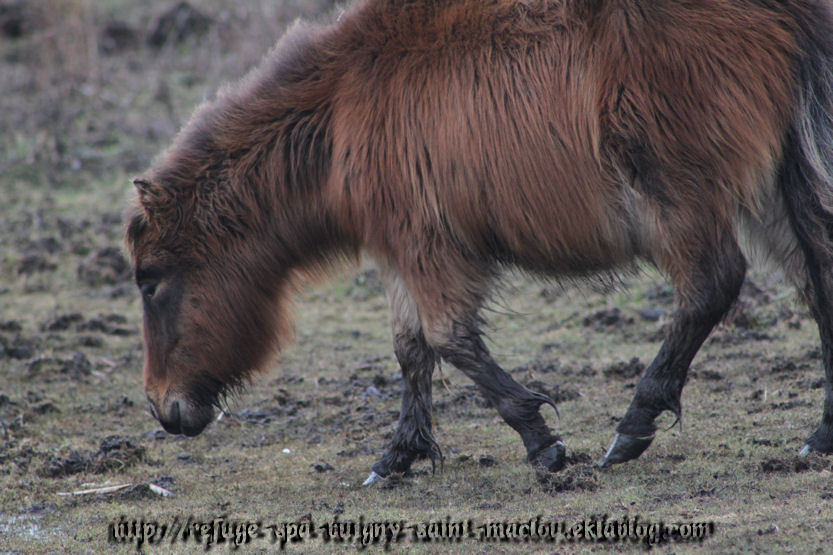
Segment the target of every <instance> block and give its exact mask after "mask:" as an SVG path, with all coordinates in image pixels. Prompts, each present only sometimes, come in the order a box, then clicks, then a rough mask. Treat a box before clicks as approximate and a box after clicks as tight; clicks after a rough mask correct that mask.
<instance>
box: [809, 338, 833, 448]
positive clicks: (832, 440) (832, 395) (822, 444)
mask: <svg viewBox="0 0 833 555" xmlns="http://www.w3.org/2000/svg"><path fill="white" fill-rule="evenodd" d="M831 344H833V343H831V342H825V343H823V344H822V353H823V359H824V368H825V383H824V412H823V413H822V417H821V423H820V424H819V427H818V428H817V429H816V431H815V432H813V434H812V435H811V436H810V437H809V438H807V447H809V448H810V449H812V450H814V451H818V452H820V453H826V454H833V352H831V350H833V349H831Z"/></svg>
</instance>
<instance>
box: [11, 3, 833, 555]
mask: <svg viewBox="0 0 833 555" xmlns="http://www.w3.org/2000/svg"><path fill="white" fill-rule="evenodd" d="M195 6H197V7H196V8H193V7H191V6H189V5H188V4H177V3H176V2H148V3H130V2H127V0H107V1H105V2H93V1H92V0H89V1H85V0H61V1H59V2H46V1H45V0H44V1H41V2H28V1H27V2H23V1H20V0H0V75H2V79H0V114H1V115H2V116H1V117H0V148H2V152H0V197H1V198H0V552H6V551H10V552H43V551H59V552H60V551H66V552H94V551H102V550H104V549H109V548H112V547H116V548H120V549H121V550H123V551H125V552H127V551H130V550H133V549H135V548H136V543H137V542H136V541H135V539H134V538H133V537H128V528H130V526H128V525H129V524H131V523H134V522H136V521H142V522H144V523H146V524H150V523H154V522H156V523H158V524H159V525H160V526H161V525H163V524H167V525H168V528H166V532H165V533H166V534H167V535H166V537H165V539H164V544H163V545H155V544H148V543H145V544H144V545H142V546H141V550H142V551H147V552H168V551H170V550H174V551H186V552H190V551H196V550H198V549H202V547H201V546H198V543H199V542H203V543H205V542H207V541H208V539H207V536H206V535H205V534H204V533H202V532H205V531H204V530H198V529H196V528H195V527H194V526H193V524H194V522H212V521H214V522H215V523H216V524H218V525H219V524H220V520H216V519H220V518H222V519H224V521H223V522H227V523H228V522H232V521H233V522H236V523H244V522H249V521H251V522H260V523H261V527H260V531H262V532H263V533H264V537H254V539H252V541H251V543H250V544H248V547H249V548H250V549H252V548H253V549H256V550H261V549H270V548H272V547H274V546H275V545H273V544H272V543H271V542H272V541H273V540H274V541H278V544H277V545H279V543H280V541H279V540H280V537H279V536H280V534H279V532H281V531H282V530H284V528H282V527H281V523H286V522H292V523H296V528H294V529H295V530H297V531H299V533H303V532H304V531H305V530H307V532H309V529H312V530H314V531H315V532H316V533H317V536H316V537H314V538H306V540H305V541H304V542H298V543H291V544H289V545H288V546H287V548H289V549H294V550H296V551H310V550H312V549H315V550H325V551H331V552H341V551H343V550H345V549H346V548H349V549H348V550H353V549H357V547H358V546H359V545H360V542H357V541H356V536H352V535H351V534H352V533H353V532H356V530H353V529H351V528H350V527H349V526H346V524H349V523H357V524H358V523H359V522H361V523H365V524H366V523H367V522H371V521H373V522H376V521H391V522H393V521H405V525H406V526H410V525H419V524H420V523H426V522H433V523H435V524H436V523H437V522H440V523H444V524H446V525H448V524H449V523H450V522H459V521H463V522H464V523H465V521H471V529H470V531H471V533H472V535H474V536H475V537H469V535H468V531H469V529H468V528H465V530H466V532H465V533H464V536H465V537H463V538H462V539H459V540H457V541H453V542H449V543H448V544H447V545H443V546H439V545H437V544H434V543H424V542H422V541H417V540H418V539H419V537H418V533H421V532H423V531H429V530H428V529H423V528H421V527H415V528H410V529H407V530H405V531H404V533H403V535H402V537H401V538H400V539H399V542H400V544H399V546H398V547H399V548H408V549H410V550H413V551H418V552H422V551H424V552H435V551H437V550H440V549H441V550H446V549H451V550H455V551H458V552H469V551H472V550H474V551H493V550H494V551H498V552H500V551H538V552H542V553H547V552H565V551H567V552H570V551H574V550H578V549H585V550H599V551H609V550H613V551H618V550H631V549H634V548H635V547H636V548H638V549H642V548H643V547H642V546H643V544H642V543H637V544H633V543H630V542H624V543H623V542H614V543H602V544H598V543H593V542H590V543H578V544H570V545H564V544H555V543H546V542H535V543H522V542H518V541H509V542H495V541H492V542H490V543H483V542H482V541H478V539H477V535H478V534H479V533H481V532H482V531H483V530H486V529H485V528H484V529H478V528H477V527H478V526H480V525H483V524H487V523H493V524H496V523H512V522H521V521H524V522H528V521H529V520H530V519H535V518H536V517H539V518H540V522H547V523H549V522H553V523H556V522H557V523H566V524H567V525H572V524H573V523H578V522H583V521H587V522H590V521H596V520H599V521H601V522H602V523H603V524H604V522H605V521H604V520H603V519H604V518H607V519H608V520H607V521H606V522H607V523H611V522H612V521H622V520H626V521H627V520H629V521H630V522H631V523H632V524H633V523H634V521H635V519H638V520H636V522H637V523H638V522H645V523H649V522H650V523H656V522H660V521H662V522H664V523H666V524H673V523H690V522H696V523H705V524H706V525H707V526H706V528H705V530H707V535H708V536H709V537H707V538H706V539H704V540H702V542H696V541H694V542H692V541H687V542H678V541H677V539H679V538H678V537H675V538H671V539H670V540H669V541H668V543H666V544H664V545H662V546H660V547H659V549H661V550H662V551H663V552H666V551H680V552H686V551H689V550H693V551H699V550H708V551H724V552H726V551H730V552H766V551H784V550H792V551H795V552H814V551H815V552H823V551H826V550H829V545H830V544H829V541H830V538H831V537H833V522H832V521H831V516H833V478H831V467H832V466H833V458H830V457H821V456H816V455H812V456H809V457H807V458H799V457H797V453H798V451H799V449H800V448H801V447H802V445H803V441H804V438H805V437H806V436H807V435H808V434H809V433H810V432H811V431H812V430H813V429H815V427H816V425H817V423H818V419H819V418H820V415H821V402H822V371H821V368H820V363H821V361H820V353H819V349H818V342H817V334H816V326H815V324H814V323H813V321H812V320H811V319H810V318H809V316H808V313H807V311H806V310H805V309H804V308H802V307H800V306H798V305H797V304H796V300H795V295H794V294H793V292H792V291H791V290H790V289H789V288H787V287H785V285H784V284H783V283H781V282H780V281H779V280H778V279H777V278H778V276H777V275H770V274H767V273H763V272H758V273H755V274H753V275H752V278H751V280H750V281H749V282H748V283H747V284H746V286H745V287H744V290H743V295H742V299H741V302H740V304H739V305H738V307H737V309H736V310H735V311H734V312H733V313H732V315H731V316H730V318H729V319H728V320H727V321H726V322H725V323H724V324H722V325H721V326H720V327H719V328H718V329H717V330H716V331H715V332H714V333H713V335H712V336H711V338H710V339H709V340H708V341H707V343H706V345H705V346H704V348H703V349H702V351H701V352H700V354H699V355H698V357H697V358H696V359H695V362H694V364H693V366H692V369H691V372H690V376H689V380H688V384H687V387H686V389H685V392H684V395H683V406H684V419H683V422H682V424H681V425H678V426H675V427H672V428H670V429H669V430H667V431H664V432H661V433H660V434H659V435H658V437H657V439H656V440H655V442H654V444H653V446H652V447H651V448H650V449H649V450H648V451H647V452H646V453H645V454H644V455H643V457H642V458H641V459H639V460H638V461H636V462H632V463H630V464H627V465H622V466H617V467H615V468H612V469H607V470H602V469H599V468H598V467H597V466H596V463H597V462H598V461H599V460H600V459H601V457H602V455H603V453H604V451H605V449H606V447H607V446H608V444H609V441H610V440H611V438H612V436H613V430H614V428H615V426H616V423H617V421H618V419H619V418H620V417H621V416H622V415H623V414H624V412H625V409H626V408H627V405H628V403H629V401H630V397H631V395H632V393H633V389H634V386H635V383H636V380H637V379H638V376H639V374H640V373H641V371H642V370H643V369H644V367H645V365H646V364H647V363H649V362H650V360H651V358H652V357H653V355H654V354H655V353H656V351H657V350H658V348H659V345H660V340H661V337H662V331H663V327H664V326H665V325H667V323H668V316H669V313H670V311H671V310H672V296H671V292H670V290H669V289H668V287H667V286H666V285H665V284H664V281H663V280H662V279H661V277H660V276H658V275H657V274H655V273H653V272H652V271H650V270H647V269H646V270H645V271H643V272H640V273H638V274H637V275H634V276H628V277H625V278H624V280H623V281H624V283H623V284H622V286H621V287H619V288H617V289H616V290H614V291H612V292H608V293H606V294H603V293H602V292H599V291H595V290H594V289H593V288H591V287H575V286H571V285H568V286H563V287H561V286H556V285H550V284H542V283H540V282H536V281H533V280H531V279H529V278H526V277H523V276H510V277H509V279H508V280H507V281H508V284H509V287H508V288H507V290H506V291H505V293H504V295H503V298H502V299H501V300H500V301H499V302H498V303H495V304H494V305H493V307H492V308H493V310H492V311H490V312H489V313H488V314H487V316H488V319H489V321H490V337H491V340H490V341H491V347H492V349H493V352H494V353H495V355H496V357H497V359H498V360H499V361H500V362H501V363H502V365H503V366H504V367H505V368H507V369H508V370H510V371H511V373H512V374H513V375H514V376H515V377H516V378H517V379H518V380H519V381H521V382H522V383H524V384H526V385H528V386H529V387H531V388H534V389H538V390H540V391H544V392H547V393H549V394H551V395H552V396H553V398H555V399H556V400H557V401H558V404H559V411H560V415H561V416H560V419H559V418H556V415H555V413H554V412H553V411H551V410H546V411H545V416H546V418H547V419H548V421H549V422H550V423H551V424H552V425H553V426H554V427H556V429H557V430H558V432H559V433H560V434H562V435H563V437H564V439H565V441H566V443H567V446H568V451H569V453H570V458H569V465H568V467H567V468H566V469H565V470H564V471H562V472H561V473H560V474H558V475H556V476H554V477H552V478H551V479H549V480H544V481H541V480H539V478H538V477H537V476H536V474H535V473H534V472H533V471H532V469H531V468H530V467H529V466H528V465H527V464H526V463H525V460H524V452H523V448H522V446H521V443H520V441H519V440H518V438H517V436H516V435H515V433H514V432H513V431H511V430H510V429H509V428H508V427H507V426H505V425H504V424H503V423H502V421H501V420H500V419H499V417H498V416H497V414H496V412H495V411H494V410H493V409H492V408H490V407H489V406H488V404H487V403H486V402H484V401H483V400H482V399H481V398H480V397H479V396H478V394H477V393H476V391H475V389H474V387H473V385H472V384H471V383H470V382H469V381H467V379H466V378H465V377H463V376H462V375H461V374H460V373H459V372H457V371H456V370H455V369H454V368H452V367H450V366H448V365H444V366H443V367H442V370H441V371H440V372H437V373H436V375H435V381H434V392H435V394H434V417H435V420H436V435H437V439H438V441H439V442H440V445H441V446H442V448H443V451H444V453H445V462H444V465H443V467H442V469H441V471H440V469H438V471H437V472H436V473H432V472H431V467H430V464H429V463H427V462H423V463H419V464H417V465H416V466H415V468H414V472H413V473H412V474H411V475H407V476H401V477H400V476H397V477H393V478H392V479H389V480H387V481H386V482H384V483H382V484H379V485H376V486H374V487H371V488H363V487H362V486H361V482H362V480H363V479H364V478H365V477H366V475H367V472H368V469H369V466H370V465H371V464H372V463H373V462H374V461H375V460H376V459H377V458H378V457H379V456H380V454H381V452H382V450H383V448H384V446H385V443H386V441H388V440H389V439H390V437H391V434H392V430H393V425H394V423H395V421H396V418H397V415H398V405H399V401H398V399H399V395H400V391H401V375H400V372H399V369H398V367H397V364H396V362H395V359H394V357H393V354H392V350H391V346H390V332H389V329H388V312H387V305H386V300H385V297H384V292H383V289H382V287H381V285H380V284H379V280H378V276H377V274H376V273H375V271H374V270H373V269H371V268H366V267H363V268H357V269H352V270H348V271H346V272H345V273H344V274H342V275H341V276H336V277H335V278H334V280H333V281H332V282H330V283H328V284H325V285H323V286H319V287H317V288H314V289H311V290H309V291H306V292H304V293H302V294H301V295H300V296H299V299H298V309H297V332H296V342H295V344H293V345H292V346H290V347H289V348H287V349H286V350H285V352H284V353H283V354H282V356H281V360H280V362H279V363H276V364H275V365H274V366H273V367H272V368H271V369H270V370H269V371H268V372H267V373H265V374H264V375H262V376H260V377H258V379H256V381H255V382H254V383H253V384H252V386H251V387H250V388H249V389H248V391H247V392H245V393H242V394H240V395H238V396H236V397H235V398H233V399H231V400H230V402H229V410H228V412H227V413H226V414H225V415H224V416H223V418H222V419H221V420H219V421H217V422H215V423H214V424H213V425H212V426H211V427H210V428H209V429H207V430H206V432H205V433H203V434H202V435H201V436H199V437H196V438H193V439H187V438H182V437H174V436H170V435H168V434H166V433H165V432H163V431H162V430H161V429H160V427H159V426H158V425H157V424H156V423H155V421H154V420H153V419H152V418H151V416H150V415H149V413H148V410H147V408H146V403H145V400H144V393H143V392H142V385H141V365H142V348H141V336H140V319H141V307H140V302H139V299H138V295H137V293H136V291H135V289H134V286H133V285H132V283H131V280H130V272H129V268H128V265H127V262H126V260H125V258H124V254H123V251H122V247H121V235H122V210H123V206H124V203H125V198H127V195H128V194H129V189H130V185H129V178H130V177H131V176H133V175H135V174H136V173H138V172H139V171H141V170H142V169H143V168H144V167H145V166H146V165H147V164H148V163H149V162H150V160H151V158H152V156H153V155H154V154H155V153H156V152H158V151H159V150H160V149H161V148H162V147H163V146H164V145H165V144H167V142H168V141H170V139H171V137H172V136H173V134H174V133H175V132H176V130H177V128H178V127H179V126H180V125H181V123H182V122H183V121H185V119H186V118H187V116H188V114H189V113H190V110H191V109H193V107H194V106H195V105H196V104H197V103H198V102H199V101H200V99H202V98H204V97H207V96H210V95H211V94H212V93H213V91H214V90H216V88H217V86H219V84H221V83H222V82H224V81H227V80H230V79H236V78H238V77H240V76H241V75H242V74H243V72H244V70H245V68H247V67H249V66H250V65H251V64H253V63H255V62H256V61H257V60H258V59H259V57H260V56H261V55H262V54H263V53H264V52H265V51H266V50H267V49H268V48H269V46H270V45H271V44H272V42H273V41H274V40H275V38H276V37H277V36H278V35H279V34H280V32H281V30H282V29H284V28H285V27H286V25H287V24H288V23H289V22H291V21H292V20H293V19H294V18H295V17H296V16H298V15H302V16H305V17H315V16H316V14H318V13H321V12H325V11H327V10H329V9H330V8H331V5H330V3H329V2H326V1H324V0H321V1H320V2H294V1H293V2H289V1H287V2H282V1H277V2H272V1H266V0H263V1H255V0H252V1H247V2H240V3H237V2H222V1H220V0H211V1H205V2H199V3H195ZM661 424H662V428H663V429H665V428H668V427H670V426H671V425H672V424H673V418H672V417H671V416H670V415H665V416H663V418H662V422H661ZM120 486H121V487H120ZM108 487H110V488H111V490H106V489H105V490H102V488H108ZM88 490H95V491H94V492H92V493H80V492H84V491H88ZM166 492H167V493H171V494H172V495H170V496H167V495H163V494H164V493H166ZM334 522H339V523H341V524H342V527H341V528H332V529H331V528H327V529H326V531H325V530H324V529H322V528H321V526H322V525H325V524H331V523H334ZM442 528H443V527H442V526H440V527H436V526H435V528H434V529H431V530H433V531H435V532H442ZM602 528H604V526H602ZM177 529H178V530H179V532H178V534H177V535H176V536H175V534H174V532H176V530H177ZM218 529H221V530H222V529H223V528H222V527H221V526H218ZM637 529H642V528H639V527H638V526H634V530H637ZM145 530H146V532H147V533H148V534H149V535H151V536H152V537H154V538H159V537H161V529H157V530H156V536H153V532H154V530H153V529H152V528H146V529H145ZM186 530H188V531H189V532H188V533H186ZM225 530H226V531H228V527H226V528H225ZM336 530H341V532H342V535H343V536H344V537H346V538H347V539H346V540H345V542H338V541H336V539H337V538H336V537H332V536H331V537H328V534H329V532H331V531H336ZM513 530H515V531H516V532H517V531H518V530H517V529H513ZM587 530H588V532H592V527H588V529H587ZM646 530H647V528H646ZM234 531H237V532H238V533H240V534H241V535H238V536H237V538H238V539H241V540H242V539H245V538H246V536H245V533H243V532H244V531H245V527H236V528H234ZM252 531H254V529H252ZM359 531H361V529H359ZM445 531H446V532H454V531H455V529H453V528H452V529H451V530H448V526H446V530H445ZM198 532H200V533H198ZM503 533H504V534H508V533H510V531H509V529H508V528H507V529H506V530H504V532H503ZM174 536H175V538H174ZM215 539H216V536H215ZM121 540H125V543H113V542H114V541H117V542H118V541H121ZM377 545H378V544H377ZM230 546H231V542H226V543H225V544H223V545H221V546H219V549H223V550H228V549H230Z"/></svg>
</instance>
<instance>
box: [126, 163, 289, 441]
mask: <svg viewBox="0 0 833 555" xmlns="http://www.w3.org/2000/svg"><path fill="white" fill-rule="evenodd" d="M134 183H135V185H136V188H137V192H138V194H137V197H136V199H135V200H134V202H133V203H132V205H131V207H130V209H129V213H128V221H127V231H126V238H125V240H126V244H127V248H128V250H129V252H130V255H131V258H132V261H133V267H134V272H135V278H136V285H137V286H138V287H139V290H140V292H141V297H142V304H143V308H144V346H145V362H144V383H145V391H146V393H147V397H148V401H149V403H150V410H151V412H152V413H153V416H154V417H156V419H158V420H159V422H160V423H161V424H162V426H163V427H164V428H165V430H167V431H168V432H170V433H182V434H185V435H189V436H193V435H196V434H198V433H200V432H201V431H202V430H203V429H204V428H205V426H206V425H207V424H208V423H209V422H210V421H211V420H212V417H213V415H214V408H215V406H218V404H219V402H220V400H221V399H222V397H223V396H224V394H226V393H227V392H229V391H231V390H233V389H235V388H236V387H238V386H240V385H242V384H243V383H244V382H245V381H246V379H247V378H248V377H249V376H250V375H251V374H252V372H253V371H254V370H256V369H258V368H259V367H261V366H262V365H263V364H264V363H265V362H266V361H267V360H268V359H269V357H270V355H271V354H272V353H273V351H274V350H275V347H276V346H277V344H278V339H279V338H280V336H281V335H282V334H283V333H285V332H286V331H287V329H288V327H289V326H288V325H285V321H286V318H285V317H284V316H283V314H284V311H285V308H286V307H285V306H284V305H285V304H286V303H285V302H283V298H282V297H283V293H284V291H285V290H286V289H287V286H286V283H287V281H288V274H287V272H285V271H282V270H281V262H280V261H279V260H277V259H276V253H275V251H274V250H273V249H268V250H267V249H265V248H259V247H258V245H263V244H264V241H263V239H264V235H265V234H267V233H268V231H267V230H266V229H264V226H262V225H261V224H260V222H259V219H258V217H257V215H256V212H257V210H256V209H255V208H256V207H255V206H254V204H256V200H255V199H253V198H247V196H246V194H245V191H244V192H242V193H241V192H239V191H238V192H237V193H236V194H235V195H234V196H232V195H230V194H226V190H227V189H228V187H227V185H226V184H225V183H223V182H222V181H212V180H211V179H210V178H206V177H205V174H203V178H201V179H200V180H199V182H188V180H185V181H183V177H182V176H181V175H179V176H177V175H171V174H170V173H167V174H166V173H164V172H155V173H153V174H151V177H148V178H144V179H137V180H136V181H135V182H134ZM253 203H254V204H253Z"/></svg>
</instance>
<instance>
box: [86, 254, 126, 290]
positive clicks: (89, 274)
mask: <svg viewBox="0 0 833 555" xmlns="http://www.w3.org/2000/svg"><path fill="white" fill-rule="evenodd" d="M76 274H77V276H78V279H79V281H81V283H83V284H85V285H87V286H89V287H101V286H102V285H117V284H120V283H124V282H126V281H129V280H130V264H128V262H127V259H126V258H125V257H124V255H123V254H122V251H121V249H120V248H118V247H104V248H103V249H99V250H97V251H95V252H93V253H92V254H90V255H88V256H87V257H86V258H84V260H82V261H81V262H80V263H79V264H78V268H77V270H76Z"/></svg>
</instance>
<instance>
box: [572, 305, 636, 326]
mask: <svg viewBox="0 0 833 555" xmlns="http://www.w3.org/2000/svg"><path fill="white" fill-rule="evenodd" d="M633 323H634V318H633V316H627V315H624V314H622V311H621V310H619V309H618V308H610V309H604V310H599V311H597V312H594V313H593V314H590V315H589V316H586V317H585V318H584V320H583V324H584V327H586V328H591V329H592V330H594V331H598V332H607V331H619V330H622V329H624V328H626V327H628V326H631V325H632V324H633Z"/></svg>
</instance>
